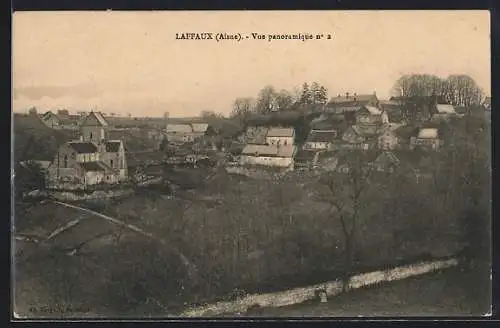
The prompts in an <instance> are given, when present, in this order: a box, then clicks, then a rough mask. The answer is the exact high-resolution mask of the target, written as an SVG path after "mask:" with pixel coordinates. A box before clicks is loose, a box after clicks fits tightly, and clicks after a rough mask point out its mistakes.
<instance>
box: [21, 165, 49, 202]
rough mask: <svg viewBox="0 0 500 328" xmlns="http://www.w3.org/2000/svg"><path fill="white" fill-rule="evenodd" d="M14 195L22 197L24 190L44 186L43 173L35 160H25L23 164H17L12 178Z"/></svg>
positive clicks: (40, 188)
mask: <svg viewBox="0 0 500 328" xmlns="http://www.w3.org/2000/svg"><path fill="white" fill-rule="evenodd" d="M14 185H15V193H16V197H22V195H23V193H24V192H29V191H31V190H34V189H38V190H42V189H43V188H44V187H45V174H44V173H43V171H42V168H41V167H40V165H39V164H38V163H36V162H31V161H29V162H27V163H25V165H24V166H21V165H19V164H18V167H17V169H16V177H15V180H14Z"/></svg>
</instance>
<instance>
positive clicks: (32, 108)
mask: <svg viewBox="0 0 500 328" xmlns="http://www.w3.org/2000/svg"><path fill="white" fill-rule="evenodd" d="M37 114H38V112H37V110H36V107H34V106H33V107H31V108H30V109H29V110H28V115H37Z"/></svg>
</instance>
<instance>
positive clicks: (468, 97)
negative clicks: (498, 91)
mask: <svg viewBox="0 0 500 328" xmlns="http://www.w3.org/2000/svg"><path fill="white" fill-rule="evenodd" d="M446 83H447V84H448V91H449V93H448V99H449V100H450V102H451V103H452V104H453V105H456V106H465V107H468V106H471V105H479V104H480V103H481V100H482V99H483V97H484V93H483V90H481V88H480V87H479V86H478V85H477V84H476V81H474V79H473V78H471V77H470V76H468V75H450V76H449V77H448V78H447V80H446Z"/></svg>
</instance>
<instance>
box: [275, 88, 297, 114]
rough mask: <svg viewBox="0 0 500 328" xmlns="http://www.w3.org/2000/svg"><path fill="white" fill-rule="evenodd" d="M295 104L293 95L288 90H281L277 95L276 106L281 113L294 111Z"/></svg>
mask: <svg viewBox="0 0 500 328" xmlns="http://www.w3.org/2000/svg"><path fill="white" fill-rule="evenodd" d="M293 103H294V99H293V95H292V93H291V92H289V91H287V90H281V91H280V92H278V94H277V95H276V106H277V107H278V110H279V111H285V110H290V109H292V105H293Z"/></svg>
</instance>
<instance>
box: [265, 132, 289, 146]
mask: <svg viewBox="0 0 500 328" xmlns="http://www.w3.org/2000/svg"><path fill="white" fill-rule="evenodd" d="M266 143H267V144H268V145H277V146H285V147H286V146H291V145H293V144H294V143H295V129H294V128H276V127H272V128H269V130H268V131H267V134H266Z"/></svg>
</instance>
